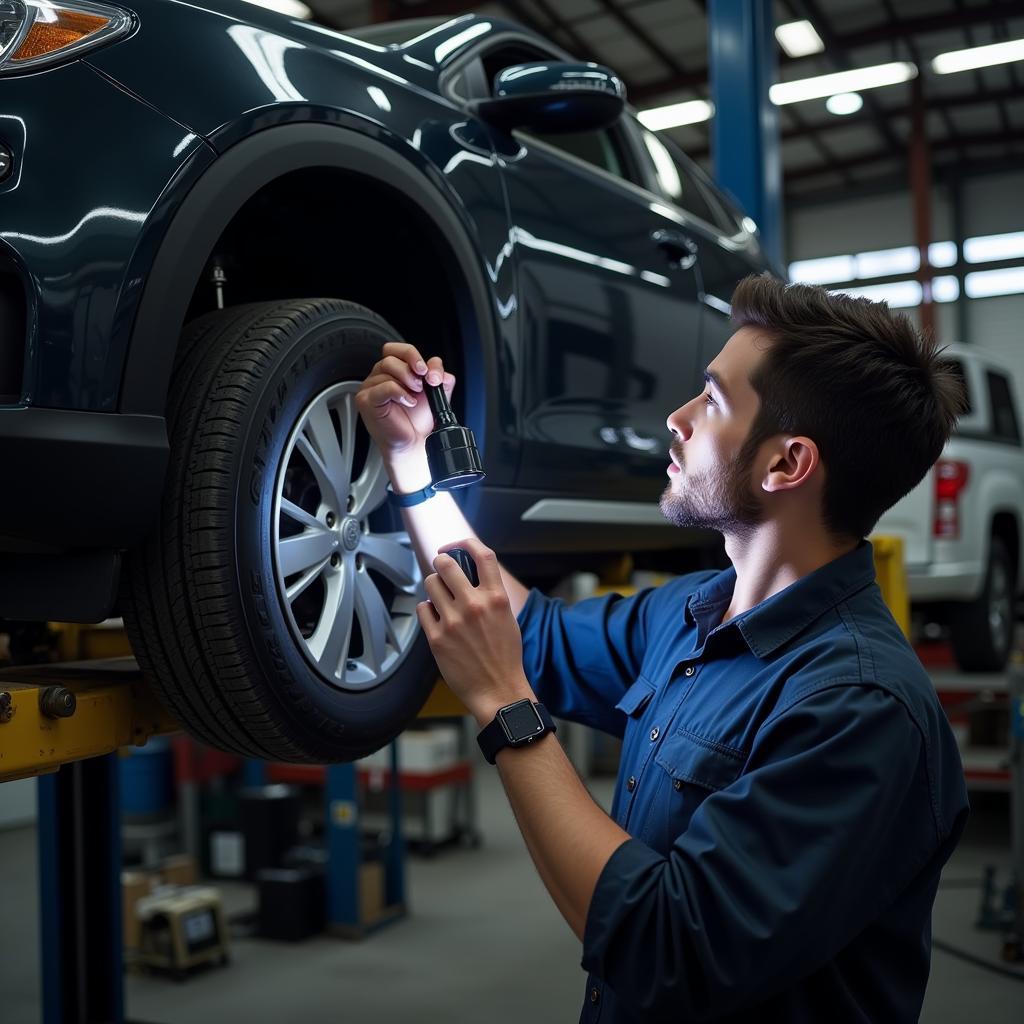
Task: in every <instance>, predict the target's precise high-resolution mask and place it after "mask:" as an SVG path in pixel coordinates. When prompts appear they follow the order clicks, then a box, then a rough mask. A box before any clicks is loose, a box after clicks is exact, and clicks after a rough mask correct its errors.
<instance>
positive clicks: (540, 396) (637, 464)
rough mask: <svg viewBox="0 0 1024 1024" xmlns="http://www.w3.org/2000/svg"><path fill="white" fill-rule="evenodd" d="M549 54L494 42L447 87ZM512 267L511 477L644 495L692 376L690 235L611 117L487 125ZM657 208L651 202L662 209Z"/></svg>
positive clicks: (531, 483) (650, 493)
mask: <svg viewBox="0 0 1024 1024" xmlns="http://www.w3.org/2000/svg"><path fill="white" fill-rule="evenodd" d="M541 59H548V60H550V59H552V57H551V55H550V54H544V53H541V52H540V51H539V50H537V49H535V48H533V47H531V46H526V45H524V44H522V43H518V42H510V41H505V42H503V43H499V44H496V45H495V46H494V47H493V48H491V49H488V50H484V51H482V52H481V53H480V54H479V55H478V58H477V60H478V63H477V65H476V68H475V70H473V71H467V74H466V75H464V76H463V78H462V80H461V85H462V87H463V88H466V89H467V90H469V91H472V89H473V88H474V86H473V84H472V81H471V80H472V79H473V77H474V75H475V76H476V80H477V84H476V88H477V89H481V88H482V89H485V90H486V89H489V83H492V82H493V80H494V75H496V74H497V73H498V72H499V71H500V70H502V69H503V68H505V67H510V66H512V65H514V64H519V63H524V62H527V61H531V60H541ZM494 135H495V145H496V148H498V150H499V152H500V153H501V154H502V168H503V175H504V181H505V187H506V192H507V197H508V205H509V217H510V223H511V230H510V253H511V255H512V257H513V259H514V261H515V267H516V274H517V301H518V315H519V321H520V341H521V348H520V352H521V366H520V368H519V369H520V373H519V374H518V387H519V392H520V393H519V396H518V399H519V404H520V408H521V410H522V439H523V445H522V458H521V464H520V470H519V473H518V476H517V485H518V486H520V487H523V488H536V489H539V490H544V491H548V492H562V493H566V492H576V493H586V494H591V495H595V496H596V495H605V496H608V495H612V494H614V496H615V497H618V498H630V497H633V496H635V497H636V498H638V499H641V500H647V499H652V498H653V497H655V496H656V495H657V493H659V490H660V488H661V487H663V485H664V479H665V478H664V473H665V464H666V452H667V449H668V441H669V436H668V433H667V431H666V428H665V419H666V417H667V416H668V414H669V413H670V412H671V411H672V410H673V409H675V408H676V407H677V406H678V405H679V404H680V403H681V402H682V401H683V400H685V399H688V398H690V397H691V396H692V395H693V394H694V393H695V391H696V390H697V389H699V387H700V383H699V379H698V375H697V362H698V356H699V321H700V317H699V308H698V289H697V277H696V273H695V270H694V266H693V264H694V259H693V256H692V254H691V251H690V250H691V248H692V245H693V243H692V241H691V240H690V239H689V238H688V237H687V236H686V235H685V232H684V231H683V230H682V229H681V227H680V225H679V224H677V223H676V222H675V221H673V220H671V219H666V218H665V216H664V215H663V213H662V212H659V206H661V204H658V203H652V202H651V199H652V198H653V197H652V196H651V195H650V194H649V193H648V192H647V191H646V190H645V189H644V188H643V187H642V182H643V173H642V170H641V168H640V166H639V165H640V154H638V153H637V151H636V149H635V147H634V145H633V141H632V139H631V137H630V135H629V133H628V131H626V130H625V128H624V127H623V126H622V125H617V126H614V127H613V128H612V129H611V130H607V131H593V132H583V133H579V134H572V135H559V136H550V135H549V136H544V137H539V136H536V135H531V134H527V133H524V132H515V133H514V136H513V135H509V134H507V133H501V132H498V131H495V132H494ZM662 209H663V207H662Z"/></svg>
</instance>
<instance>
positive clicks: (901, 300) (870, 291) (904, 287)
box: [836, 281, 921, 309]
mask: <svg viewBox="0 0 1024 1024" xmlns="http://www.w3.org/2000/svg"><path fill="white" fill-rule="evenodd" d="M836 294H839V295H852V296H854V297H855V298H861V299H870V300H871V301H872V302H887V303H889V305H890V306H892V308H893V309H905V308H907V307H908V306H919V305H920V304H921V282H920V281H892V282H891V283H889V284H869V285H865V286H864V287H863V288H842V289H839V290H838V291H837V292H836Z"/></svg>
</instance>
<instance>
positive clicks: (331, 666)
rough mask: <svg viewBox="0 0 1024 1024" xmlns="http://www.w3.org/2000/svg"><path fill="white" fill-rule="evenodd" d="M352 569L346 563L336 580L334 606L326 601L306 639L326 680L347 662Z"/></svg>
mask: <svg viewBox="0 0 1024 1024" xmlns="http://www.w3.org/2000/svg"><path fill="white" fill-rule="evenodd" d="M354 570H355V566H354V565H353V564H352V563H351V562H349V563H348V564H346V566H345V571H344V572H343V573H342V574H341V576H340V577H339V578H338V584H339V591H338V595H337V600H336V602H332V601H327V602H326V603H325V604H324V611H323V614H322V615H321V616H320V621H319V622H318V623H317V626H316V630H315V631H314V633H313V635H312V636H311V637H310V638H309V650H310V653H311V654H312V655H313V657H314V658H316V662H317V664H318V665H319V666H320V669H321V671H323V672H324V674H325V675H326V676H327V678H328V679H333V678H334V677H335V676H337V675H338V669H339V668H340V667H341V663H342V662H343V661H345V660H346V659H347V658H348V649H349V644H350V643H351V642H352V610H353V607H354V602H355V582H356V581H355V576H356V573H355V571H354Z"/></svg>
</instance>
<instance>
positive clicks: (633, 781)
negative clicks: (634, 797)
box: [626, 775, 636, 793]
mask: <svg viewBox="0 0 1024 1024" xmlns="http://www.w3.org/2000/svg"><path fill="white" fill-rule="evenodd" d="M626 789H628V790H629V792H630V793H632V792H633V790H634V789H636V779H635V778H634V777H633V776H632V775H630V777H629V781H628V782H627V783H626Z"/></svg>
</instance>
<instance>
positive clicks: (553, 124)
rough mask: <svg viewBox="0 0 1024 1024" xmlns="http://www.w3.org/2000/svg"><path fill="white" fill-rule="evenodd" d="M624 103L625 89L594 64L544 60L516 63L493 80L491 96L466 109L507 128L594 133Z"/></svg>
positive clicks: (613, 117) (610, 120) (610, 122)
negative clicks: (492, 93)
mask: <svg viewBox="0 0 1024 1024" xmlns="http://www.w3.org/2000/svg"><path fill="white" fill-rule="evenodd" d="M625 103H626V87H625V85H623V83H622V79H621V78H619V77H618V75H616V74H615V72H614V71H611V70H610V69H608V68H606V67H602V66H601V65H600V64H568V63H562V62H554V61H551V62H549V61H544V62H538V63H533V64H517V65H515V66H514V67H510V68H505V69H504V70H503V71H500V72H499V73H498V74H497V75H496V76H495V79H494V96H493V97H492V98H491V99H486V100H477V101H475V102H474V103H473V104H471V106H470V109H471V110H472V112H473V113H474V114H475V115H476V116H477V117H479V118H480V119H481V120H482V121H486V122H487V123H488V124H490V125H493V126H494V127H496V128H503V129H505V130H506V131H511V130H512V129H513V128H526V129H529V130H531V131H534V132H537V134H538V135H540V134H544V133H545V132H549V133H552V134H562V133H568V132H587V131H595V130H596V129H598V128H608V127H610V126H611V125H613V124H614V123H615V122H616V121H617V120H618V118H619V115H620V114H621V113H622V109H623V107H624V106H625Z"/></svg>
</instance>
